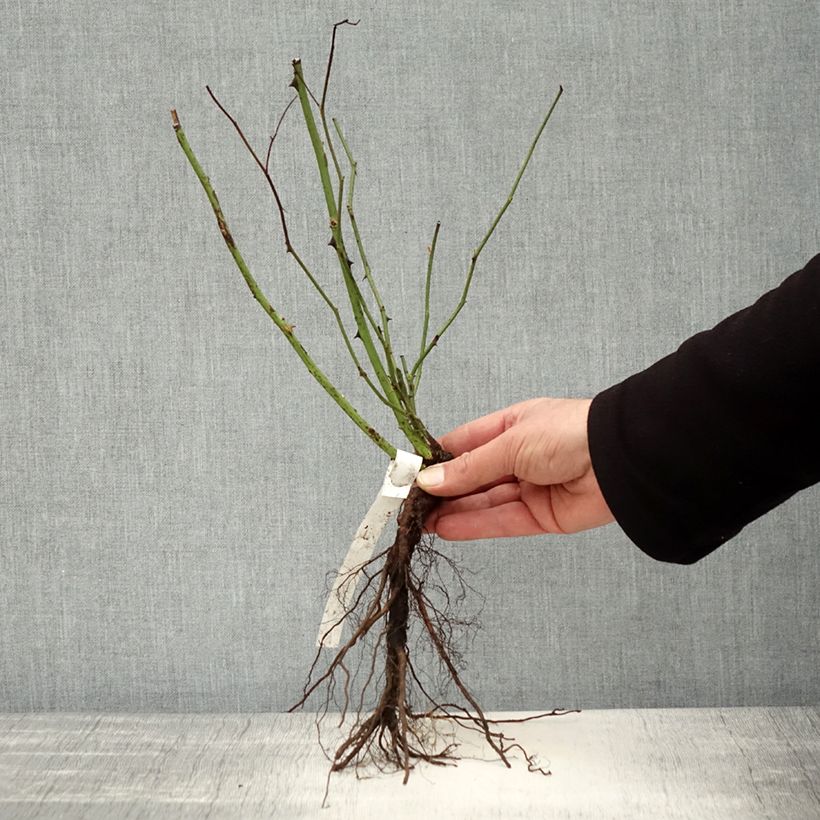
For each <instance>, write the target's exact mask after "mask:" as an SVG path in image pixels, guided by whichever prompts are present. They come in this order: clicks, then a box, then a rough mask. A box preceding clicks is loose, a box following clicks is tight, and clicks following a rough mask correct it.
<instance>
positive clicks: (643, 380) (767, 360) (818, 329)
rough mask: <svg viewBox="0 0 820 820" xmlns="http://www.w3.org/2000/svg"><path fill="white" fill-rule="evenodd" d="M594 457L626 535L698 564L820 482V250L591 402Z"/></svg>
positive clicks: (657, 553)
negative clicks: (773, 284) (799, 267)
mask: <svg viewBox="0 0 820 820" xmlns="http://www.w3.org/2000/svg"><path fill="white" fill-rule="evenodd" d="M588 433H589V448H590V454H591V457H592V466H593V469H594V470H595V474H596V476H597V478H598V483H599V485H600V487H601V492H602V493H603V496H604V498H605V499H606V501H607V503H608V505H609V508H610V510H611V511H612V514H613V515H614V516H615V519H616V521H617V522H618V524H619V525H620V526H621V528H622V529H623V531H624V532H625V533H626V535H627V536H629V538H630V539H631V540H632V541H633V542H634V543H635V544H636V545H637V546H638V547H639V548H640V549H641V550H643V551H644V552H645V553H647V554H648V555H650V556H651V557H653V558H655V559H657V560H659V561H669V562H672V563H677V564H692V563H694V562H695V561H698V560H699V559H700V558H702V557H703V556H705V555H708V554H709V553H710V552H712V550H714V549H716V548H717V547H719V546H720V545H721V544H723V543H724V542H725V541H727V540H728V539H730V538H732V537H733V536H735V535H737V533H738V532H740V530H741V529H742V528H743V527H744V526H745V525H746V524H748V523H749V522H750V521H752V520H754V519H755V518H758V517H759V516H761V515H763V514H764V513H766V512H768V511H769V510H771V509H772V508H773V507H776V506H777V505H778V504H780V503H782V502H783V501H785V500H786V499H787V498H789V496H791V495H793V494H794V493H796V492H798V491H799V490H802V489H803V488H805V487H808V486H810V485H812V484H814V483H816V482H817V481H820V254H818V255H817V256H815V257H814V258H813V259H812V260H811V261H810V262H809V263H808V264H807V265H806V267H805V268H803V269H802V270H800V271H798V272H797V273H794V274H792V275H791V276H789V277H788V278H787V279H785V280H784V281H783V282H782V283H781V284H780V285H779V286H778V287H776V288H774V289H773V290H770V291H769V292H767V293H765V294H764V295H763V296H761V297H760V299H758V300H757V302H755V303H754V304H753V305H751V306H749V307H747V308H745V309H743V310H741V311H738V312H737V313H734V314H732V315H731V316H729V317H728V318H726V319H724V320H723V321H722V322H720V323H719V324H718V325H716V326H715V327H713V328H712V329H711V330H706V331H703V332H702V333H698V334H696V335H695V336H692V337H691V338H690V339H687V340H686V341H685V342H684V343H683V344H682V345H681V346H680V347H679V348H678V349H677V351H675V352H674V353H671V354H670V355H668V356H666V357H664V358H663V359H661V360H660V361H658V362H656V363H655V364H653V365H651V366H650V367H648V368H647V369H646V370H643V371H641V372H640V373H636V374H635V375H634V376H630V377H629V378H628V379H625V380H624V381H622V382H620V383H619V384H616V385H614V386H612V387H610V388H608V389H607V390H604V391H603V392H602V393H599V394H598V395H597V396H596V397H595V398H594V399H593V401H592V405H591V407H590V410H589V419H588Z"/></svg>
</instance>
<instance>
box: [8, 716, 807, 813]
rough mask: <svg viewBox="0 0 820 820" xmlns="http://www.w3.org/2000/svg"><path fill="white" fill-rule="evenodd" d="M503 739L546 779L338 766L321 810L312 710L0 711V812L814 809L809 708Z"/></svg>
mask: <svg viewBox="0 0 820 820" xmlns="http://www.w3.org/2000/svg"><path fill="white" fill-rule="evenodd" d="M490 716H491V717H495V718H503V717H522V716H524V714H523V713H503V714H501V713H495V714H492V715H490ZM506 733H507V734H511V735H514V736H515V737H516V738H517V739H518V740H520V741H521V742H522V743H523V744H524V745H525V746H526V747H527V748H528V751H530V752H537V753H538V755H539V757H540V758H541V761H542V762H545V761H549V768H550V769H551V771H552V775H551V776H550V777H543V776H541V775H539V774H532V773H529V772H528V771H527V767H526V764H525V763H524V761H523V760H522V759H521V758H517V759H515V760H514V761H513V763H514V765H513V768H512V769H507V768H505V767H504V765H503V763H501V762H500V761H498V760H495V761H493V760H492V759H491V758H490V757H489V756H487V757H488V759H487V760H486V761H482V760H467V759H463V760H461V761H460V762H459V765H458V767H455V768H446V769H443V768H439V767H433V766H429V765H425V766H424V767H420V768H418V769H416V770H415V771H414V772H412V773H411V775H410V781H409V783H408V784H407V785H406V786H405V785H402V782H401V775H400V774H387V775H378V776H375V777H373V778H370V779H363V780H357V779H356V777H355V775H353V774H351V773H348V772H344V773H341V774H335V775H333V777H332V779H331V786H330V794H329V798H328V803H329V805H328V807H327V808H326V809H321V808H320V804H321V801H322V796H323V793H324V788H325V781H326V777H327V762H326V760H325V758H324V757H323V756H322V753H321V750H320V749H319V747H318V745H317V742H316V731H315V727H314V721H313V716H312V715H305V714H296V715H287V714H284V715H283V714H253V715H167V714H166V715H155V714H136V715H131V714H102V715H88V714H61V713H40V714H24V715H0V818H3V820H12V818H30V817H60V818H88V819H90V820H95V819H96V818H100V820H102V818H105V820H112V818H137V817H140V818H142V817H145V818H155V817H173V818H177V817H180V818H187V817H197V818H206V817H207V818H212V820H216V818H222V817H229V818H257V817H281V818H288V820H291V818H301V817H319V818H328V820H330V818H370V817H374V818H375V817H378V818H384V817H388V818H390V820H401V818H450V817H456V818H460V817H464V818H471V820H472V818H482V817H493V818H527V820H531V818H545V817H549V818H596V820H601V819H602V818H630V820H635V819H636V818H653V820H659V818H684V817H686V818H697V820H708V819H709V818H715V819H716V820H728V818H788V820H801V819H802V818H806V820H808V818H812V820H817V819H818V818H820V709H818V708H798V707H795V708H734V709H624V710H599V711H585V712H582V713H581V714H571V715H566V716H563V717H551V718H546V719H544V720H540V721H534V722H529V723H524V724H520V725H514V726H507V727H506ZM476 748H479V747H476V746H475V744H474V743H471V744H469V745H468V746H466V747H464V749H463V751H464V752H465V753H470V752H472V751H474V750H475V749H476ZM482 754H483V752H482Z"/></svg>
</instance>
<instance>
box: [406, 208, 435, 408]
mask: <svg viewBox="0 0 820 820" xmlns="http://www.w3.org/2000/svg"><path fill="white" fill-rule="evenodd" d="M440 228H441V222H436V228H435V230H434V231H433V241H432V242H431V243H430V248H429V252H428V254H429V255H428V258H427V275H426V276H425V277H424V325H423V326H422V329H421V347H420V348H419V359H420V360H422V361H423V360H424V348H425V347H427V331H428V329H429V327H430V279H431V277H432V275H433V257H434V256H435V254H436V243H437V242H438V232H439V229H440ZM439 335H441V334H439ZM421 372H422V367H421V365H419V368H418V371H417V372H416V374H415V376H413V377H408V381H409V382H410V385H411V389H412V390H413V393H415V392H416V391H417V390H418V388H419V382H420V381H421Z"/></svg>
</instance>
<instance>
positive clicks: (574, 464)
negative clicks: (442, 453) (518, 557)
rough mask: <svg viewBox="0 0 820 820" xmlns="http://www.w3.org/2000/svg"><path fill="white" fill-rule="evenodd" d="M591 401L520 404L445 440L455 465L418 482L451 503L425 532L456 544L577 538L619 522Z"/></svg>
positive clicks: (444, 505) (470, 424)
mask: <svg viewBox="0 0 820 820" xmlns="http://www.w3.org/2000/svg"><path fill="white" fill-rule="evenodd" d="M590 404H592V400H591V399H550V398H539V399H530V400H529V401H522V402H519V403H518V404H513V405H511V406H510V407H507V408H505V409H503V410H498V411H496V412H495V413H490V414H489V415H487V416H482V417H481V418H478V419H475V420H474V421H471V422H468V423H467V424H464V425H462V426H461V427H457V428H456V429H455V430H453V431H452V432H450V433H447V435H445V436H442V437H441V438H440V439H439V442H440V444H441V446H442V447H443V448H444V449H445V450H447V451H449V452H451V453H452V454H453V455H454V456H455V458H453V460H452V461H447V462H444V463H443V464H437V465H434V466H433V467H428V468H427V469H426V470H422V472H421V473H419V476H418V478H417V479H416V482H417V484H418V485H419V486H420V487H421V488H422V489H423V490H425V491H426V492H428V493H430V495H437V496H458V497H457V498H447V499H446V500H444V501H442V502H441V503H440V504H439V505H438V507H437V508H436V509H435V510H434V511H433V512H432V513H431V514H430V516H429V517H428V519H427V520H426V521H425V529H426V530H427V531H428V532H435V533H436V534H437V535H440V536H441V537H442V538H446V539H447V540H450V541H460V540H466V539H471V540H472V539H477V538H497V537H500V536H514V535H536V534H539V533H571V532H578V531H579V530H585V529H590V528H592V527H600V526H602V525H604V524H609V523H610V522H612V521H614V520H615V519H614V517H613V515H612V513H611V511H610V509H609V507H608V506H607V503H606V501H605V500H604V497H603V495H602V494H601V490H600V488H599V487H598V481H597V480H596V478H595V473H594V471H593V469H592V461H591V459H590V455H589V444H588V441H587V415H588V413H589V406H590Z"/></svg>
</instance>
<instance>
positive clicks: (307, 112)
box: [291, 59, 431, 458]
mask: <svg viewBox="0 0 820 820" xmlns="http://www.w3.org/2000/svg"><path fill="white" fill-rule="evenodd" d="M291 86H293V87H294V88H295V89H296V93H297V94H298V95H299V101H300V103H301V106H302V114H303V116H304V120H305V125H306V127H307V130H308V134H309V135H310V141H311V144H312V146H313V152H314V154H315V156H316V163H317V165H318V167H319V176H320V178H321V182H322V190H323V191H324V195H325V203H326V205H327V211H328V216H329V217H330V230H331V234H332V238H331V240H330V245H331V247H333V248H334V250H335V251H336V256H337V258H338V260H339V265H340V267H341V270H342V276H343V278H344V281H345V286H346V288H347V294H348V298H349V300H350V304H351V307H352V309H353V316H354V318H355V320H356V327H357V331H358V336H359V338H360V339H361V341H362V344H363V345H364V347H365V350H366V351H367V355H368V358H369V359H370V363H371V365H372V366H373V371H374V372H375V374H376V378H377V379H378V381H379V384H380V385H381V387H382V390H383V391H384V394H385V396H387V397H388V398H389V399H390V400H391V401H392V402H394V403H396V404H398V403H399V402H400V400H399V397H398V395H397V393H396V389H395V386H394V385H393V384H392V383H391V380H390V377H389V376H388V374H387V372H386V371H385V368H384V364H383V362H382V361H381V358H380V357H379V354H378V352H377V350H376V347H375V345H374V344H373V337H372V336H371V334H370V329H369V327H368V326H367V322H366V321H365V316H364V309H363V305H364V299H363V297H362V294H361V291H360V290H359V286H358V285H357V284H356V280H355V278H354V276H353V273H352V271H351V267H350V266H351V260H350V258H349V257H348V255H347V250H346V248H345V244H344V239H343V237H342V232H341V226H340V225H339V210H338V208H337V205H336V199H335V197H334V192H333V186H332V184H331V181H330V173H329V169H328V164H327V156H326V155H325V151H324V146H323V145H322V138H321V136H320V135H319V131H318V129H317V128H316V120H315V119H314V117H313V110H312V108H311V104H310V99H309V96H308V91H307V86H306V85H305V81H304V76H303V74H302V63H301V60H299V59H295V60H293V81H292V82H291ZM394 415H395V416H396V421H397V422H398V424H399V427H400V428H401V429H402V431H403V432H404V434H405V435H406V436H407V438H408V439H409V441H410V442H411V443H412V444H413V446H414V447H415V449H416V452H417V453H419V455H421V456H422V457H425V458H429V457H430V455H431V449H430V446H429V444H428V442H427V441H426V440H425V438H424V437H423V436H421V435H420V434H419V433H418V431H417V429H416V428H415V425H414V424H413V423H412V422H411V421H410V420H409V419H408V418H407V415H406V414H404V413H397V412H395V411H394Z"/></svg>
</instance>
